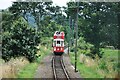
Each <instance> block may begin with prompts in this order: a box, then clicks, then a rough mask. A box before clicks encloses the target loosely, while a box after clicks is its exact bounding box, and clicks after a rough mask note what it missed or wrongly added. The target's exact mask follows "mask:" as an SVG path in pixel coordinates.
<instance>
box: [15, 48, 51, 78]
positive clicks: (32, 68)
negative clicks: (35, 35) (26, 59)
mask: <svg viewBox="0 0 120 80" xmlns="http://www.w3.org/2000/svg"><path fill="white" fill-rule="evenodd" d="M49 53H50V49H49V48H46V47H45V46H40V50H39V51H38V54H39V55H41V56H40V57H38V58H37V60H36V62H33V63H30V64H28V65H26V66H25V67H24V68H23V69H21V70H20V71H19V73H18V75H17V78H34V75H35V73H36V70H37V68H38V66H39V64H40V61H41V60H42V59H43V58H44V56H46V55H48V54H49Z"/></svg>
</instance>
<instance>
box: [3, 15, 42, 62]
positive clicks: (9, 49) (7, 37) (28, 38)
mask: <svg viewBox="0 0 120 80" xmlns="http://www.w3.org/2000/svg"><path fill="white" fill-rule="evenodd" d="M4 27H5V26H4ZM4 27H3V29H4ZM10 28H11V29H6V30H4V32H3V40H2V53H3V54H2V58H3V59H4V60H5V61H9V60H10V58H12V57H13V58H15V57H18V56H25V57H26V58H27V59H28V60H29V61H30V62H32V61H34V60H35V59H36V55H35V54H36V51H37V48H36V46H37V45H38V44H39V43H40V33H39V32H36V30H35V28H32V27H30V26H28V24H27V22H26V21H25V20H24V19H23V18H22V17H20V18H19V19H18V20H17V21H15V22H14V23H13V24H12V25H11V26H10Z"/></svg>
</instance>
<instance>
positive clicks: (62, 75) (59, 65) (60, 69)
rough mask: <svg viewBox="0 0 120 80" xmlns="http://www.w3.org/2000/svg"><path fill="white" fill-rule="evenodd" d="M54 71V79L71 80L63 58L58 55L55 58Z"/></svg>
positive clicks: (53, 61) (53, 59)
mask: <svg viewBox="0 0 120 80" xmlns="http://www.w3.org/2000/svg"><path fill="white" fill-rule="evenodd" d="M52 69H53V77H54V79H55V80H58V79H66V80H70V77H69V75H68V73H67V71H66V69H65V65H64V63H63V58H62V56H56V55H54V56H53V58H52Z"/></svg>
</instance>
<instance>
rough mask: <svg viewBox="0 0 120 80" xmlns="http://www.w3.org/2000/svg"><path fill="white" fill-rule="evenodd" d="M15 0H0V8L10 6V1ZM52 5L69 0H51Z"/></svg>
mask: <svg viewBox="0 0 120 80" xmlns="http://www.w3.org/2000/svg"><path fill="white" fill-rule="evenodd" d="M14 1H16V0H0V9H6V8H8V7H10V6H12V2H14ZM52 1H53V4H54V5H58V6H66V3H67V2H68V1H70V0H52Z"/></svg>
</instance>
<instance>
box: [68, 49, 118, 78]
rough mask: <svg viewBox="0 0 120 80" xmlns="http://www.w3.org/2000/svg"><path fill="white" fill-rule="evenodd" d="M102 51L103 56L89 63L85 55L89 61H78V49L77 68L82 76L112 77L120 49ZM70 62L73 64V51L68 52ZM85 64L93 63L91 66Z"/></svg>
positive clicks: (114, 73) (115, 71)
mask: <svg viewBox="0 0 120 80" xmlns="http://www.w3.org/2000/svg"><path fill="white" fill-rule="evenodd" d="M102 51H103V52H104V55H103V58H101V59H99V60H97V59H95V60H94V63H91V62H90V60H91V59H89V58H88V57H85V60H86V59H87V60H88V61H89V63H86V62H83V63H81V62H80V59H79V58H80V51H78V56H77V69H78V70H79V72H80V75H81V76H82V77H83V78H104V77H107V78H114V77H115V75H116V73H117V70H118V67H117V64H118V62H117V61H118V51H120V50H112V49H102ZM70 59H71V63H72V64H74V61H75V59H74V53H72V52H71V54H70ZM87 64H95V65H92V66H87Z"/></svg>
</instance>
